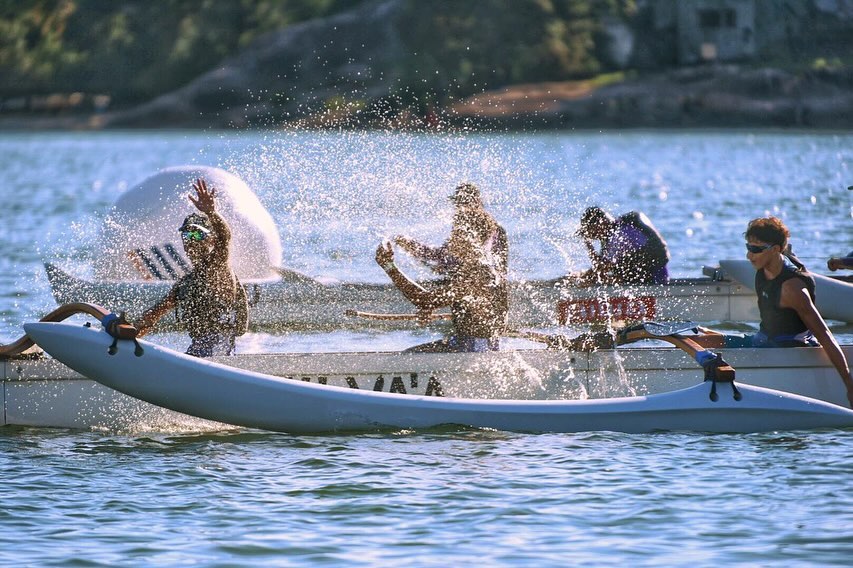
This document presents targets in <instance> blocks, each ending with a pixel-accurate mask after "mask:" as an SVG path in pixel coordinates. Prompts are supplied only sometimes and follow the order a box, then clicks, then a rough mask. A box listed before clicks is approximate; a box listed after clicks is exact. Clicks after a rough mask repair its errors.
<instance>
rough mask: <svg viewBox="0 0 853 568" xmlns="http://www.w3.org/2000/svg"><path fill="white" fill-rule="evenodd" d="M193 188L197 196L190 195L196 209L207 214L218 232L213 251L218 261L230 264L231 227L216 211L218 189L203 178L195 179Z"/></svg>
mask: <svg viewBox="0 0 853 568" xmlns="http://www.w3.org/2000/svg"><path fill="white" fill-rule="evenodd" d="M193 189H195V191H196V196H195V197H194V196H193V195H192V194H190V195H189V198H190V201H192V202H193V205H195V206H196V209H198V210H199V211H201V212H202V213H204V214H206V215H207V217H208V219H210V225H211V227H212V229H213V232H214V233H215V234H216V239H217V245H216V247H215V249H214V251H213V254H214V258H215V260H216V262H218V263H222V264H226V265H227V264H228V260H229V257H228V255H229V251H230V248H231V246H230V245H231V228H230V227H229V226H228V223H227V222H226V221H225V219H224V218H223V217H222V215H220V214H219V213H218V212H217V211H216V189H214V188H213V187H211V186H208V185H207V182H205V181H204V180H203V179H197V180H195V183H194V184H193Z"/></svg>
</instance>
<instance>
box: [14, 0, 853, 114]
mask: <svg viewBox="0 0 853 568" xmlns="http://www.w3.org/2000/svg"><path fill="white" fill-rule="evenodd" d="M404 7H405V4H404V3H403V1H402V0H375V1H373V2H367V3H365V4H363V5H361V6H360V7H358V8H357V9H354V10H351V11H348V12H343V13H340V14H336V15H334V16H330V17H327V18H321V19H314V20H309V21H305V22H302V23H299V24H296V25H293V26H290V27H288V28H286V29H283V30H279V31H274V32H270V33H268V34H266V35H265V36H261V37H259V38H258V39H257V40H255V41H254V42H253V43H252V44H250V45H248V46H246V47H245V48H244V49H243V50H242V51H241V52H240V53H239V54H237V55H235V56H233V57H230V58H228V59H226V60H224V61H222V63H221V64H220V65H219V66H217V67H216V68H215V69H212V70H210V71H208V72H207V73H204V74H202V75H201V76H198V77H196V78H195V79H193V80H192V81H190V82H189V83H187V84H186V85H184V86H183V87H181V88H180V89H177V90H175V91H173V92H169V93H166V94H164V95H161V96H159V97H157V98H155V99H153V100H151V101H148V102H146V103H143V104H141V105H138V106H136V107H134V108H123V109H116V108H111V107H106V106H103V105H101V107H100V110H99V111H97V112H96V111H89V112H84V111H80V110H76V111H75V110H74V109H68V108H65V109H62V108H60V109H53V110H50V111H42V112H34V111H22V110H18V111H11V112H10V111H8V109H6V108H5V107H3V106H2V105H0V129H3V130H12V129H16V130H38V129H107V128H217V129H218V128H240V129H243V128H282V127H285V128H287V127H291V128H293V127H300V128H381V129H432V128H440V127H448V128H456V127H463V126H464V127H468V128H486V129H509V130H529V129H540V128H549V129H551V128H563V129H574V128H578V129H614V128H707V127H743V128H806V129H833V130H845V129H853V69H851V68H850V67H849V66H848V67H844V66H839V67H838V68H836V69H831V68H829V67H826V68H824V69H822V70H810V71H804V72H790V71H784V70H780V69H774V68H756V66H754V65H749V66H748V65H731V64H727V65H722V64H705V65H697V66H690V67H680V68H673V69H670V70H665V71H658V72H655V73H639V72H631V71H625V72H621V73H616V74H614V75H613V76H612V77H611V78H610V79H608V80H600V78H599V79H597V80H588V81H568V82H559V83H540V84H526V85H514V86H509V87H507V88H504V89H499V90H494V91H489V92H484V93H481V94H478V95H476V96H472V97H470V98H467V99H465V100H462V101H457V102H455V103H452V104H448V105H447V106H445V107H443V108H442V107H438V106H436V105H435V104H434V103H431V104H427V102H426V101H424V100H419V98H418V95H417V94H416V93H411V92H409V91H408V90H407V88H406V87H404V86H403V85H410V84H411V83H412V81H411V78H409V79H405V80H404V76H405V74H406V73H413V72H414V73H415V74H416V73H417V72H418V71H420V67H419V61H423V60H422V59H419V58H420V57H422V54H420V55H419V54H417V53H414V52H412V51H411V49H410V48H408V47H406V42H405V41H404V40H405V37H406V34H407V33H409V32H408V30H407V28H406V27H405V25H404V22H403V20H401V18H400V17H399V15H400V13H401V10H403V8H404ZM309 55H310V56H309ZM413 70H414V71H413ZM401 93H403V94H402V95H401Z"/></svg>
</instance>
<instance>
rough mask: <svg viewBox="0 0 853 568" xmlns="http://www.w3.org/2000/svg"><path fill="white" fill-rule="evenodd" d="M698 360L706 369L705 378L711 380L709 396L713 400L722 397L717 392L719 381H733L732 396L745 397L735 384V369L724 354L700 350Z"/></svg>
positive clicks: (737, 398)
mask: <svg viewBox="0 0 853 568" xmlns="http://www.w3.org/2000/svg"><path fill="white" fill-rule="evenodd" d="M696 361H697V362H698V363H699V364H700V365H702V368H703V369H704V370H705V380H706V381H711V394H710V395H709V398H710V399H711V400H712V401H713V402H717V400H719V398H720V397H719V395H718V394H717V383H731V385H732V397H733V398H734V399H735V400H740V399H741V398H743V395H741V394H740V391H739V390H738V388H737V385H735V370H734V368H733V367H732V366H731V365H729V364H728V363H726V362H725V361H724V360H723V356H722V355H720V354H719V353H714V352H712V351H699V352H698V353H696Z"/></svg>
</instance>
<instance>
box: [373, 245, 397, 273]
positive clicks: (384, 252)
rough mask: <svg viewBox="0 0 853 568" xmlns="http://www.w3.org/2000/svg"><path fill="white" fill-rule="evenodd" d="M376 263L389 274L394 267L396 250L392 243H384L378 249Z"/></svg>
mask: <svg viewBox="0 0 853 568" xmlns="http://www.w3.org/2000/svg"><path fill="white" fill-rule="evenodd" d="M376 263H377V264H378V265H379V266H381V267H382V269H383V270H385V272H388V270H390V268H391V267H393V266H394V249H393V247H392V246H391V243H390V242H388V241H383V242H382V244H380V245H379V247H378V248H377V249H376Z"/></svg>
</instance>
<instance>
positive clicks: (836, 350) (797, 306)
mask: <svg viewBox="0 0 853 568" xmlns="http://www.w3.org/2000/svg"><path fill="white" fill-rule="evenodd" d="M779 306H780V307H782V308H791V309H793V310H794V311H796V312H797V315H799V316H800V319H802V320H803V323H805V324H806V326H808V328H809V329H810V330H811V332H812V333H813V334H814V335H815V337H816V338H817V340H818V341H819V342H820V345H821V347H823V350H824V351H825V352H826V355H827V357H829V360H830V361H831V362H832V365H833V366H834V367H835V369H836V370H837V371H838V375H839V376H840V377H841V380H842V381H844V386H845V387H846V388H847V400H848V401H849V403H850V406H851V408H853V378H851V376H850V367H849V366H848V364H847V358H846V357H845V356H844V352H843V351H842V350H841V347H840V346H839V345H838V342H837V341H836V340H835V336H833V335H832V332H831V331H829V328H828V327H827V326H826V322H825V321H823V317H821V315H820V312H818V311H817V308H815V305H814V303H813V302H812V299H811V297H810V296H809V292H808V290H806V287H805V286H804V285H803V284H802V281H800V280H799V278H796V279H795V278H791V279H789V280H787V281H786V282H785V283H784V284H783V285H782V296H781V298H780V300H779Z"/></svg>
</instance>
